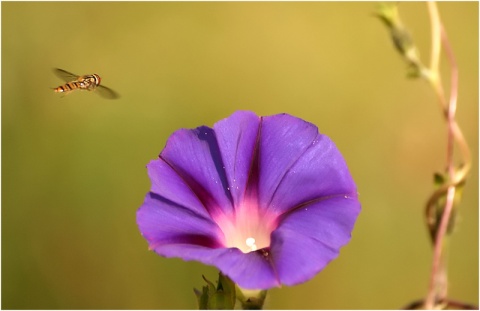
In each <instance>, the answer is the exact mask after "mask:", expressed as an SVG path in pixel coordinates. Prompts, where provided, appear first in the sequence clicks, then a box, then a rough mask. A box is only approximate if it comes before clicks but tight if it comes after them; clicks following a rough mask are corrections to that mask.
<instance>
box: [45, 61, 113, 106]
mask: <svg viewBox="0 0 480 311" xmlns="http://www.w3.org/2000/svg"><path fill="white" fill-rule="evenodd" d="M53 72H54V73H55V74H56V75H57V77H59V78H60V79H62V80H64V81H65V82H67V83H66V84H64V85H60V86H59V87H56V88H54V89H53V91H54V92H56V93H65V94H68V93H70V92H72V91H75V90H87V91H95V90H96V91H97V92H98V93H99V94H100V95H101V96H103V97H104V98H108V99H115V98H118V97H120V96H119V95H118V94H117V92H115V91H113V90H112V89H110V88H108V87H106V86H103V85H100V82H101V81H102V79H101V78H100V76H99V75H97V74H96V73H94V74H92V75H84V76H78V75H75V74H73V73H71V72H68V71H65V70H63V69H58V68H55V69H54V70H53Z"/></svg>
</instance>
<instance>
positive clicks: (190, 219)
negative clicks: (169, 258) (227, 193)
mask: <svg viewBox="0 0 480 311" xmlns="http://www.w3.org/2000/svg"><path fill="white" fill-rule="evenodd" d="M137 223H138V226H139V228H140V232H141V233H142V236H143V237H144V238H145V239H146V240H147V241H148V244H149V248H150V249H158V248H159V247H161V246H164V245H168V244H192V245H203V246H208V247H211V248H218V247H223V246H224V236H223V233H222V231H221V230H220V229H219V228H218V226H217V224H216V223H215V222H213V221H212V220H211V219H210V218H205V217H201V216H200V215H198V214H197V213H195V212H193V211H191V210H190V209H188V208H185V207H183V206H181V205H178V204H176V203H174V202H171V201H168V200H166V199H165V198H163V197H161V196H159V195H157V194H154V193H151V192H150V193H148V194H147V196H146V197H145V201H144V203H143V205H142V206H141V207H140V208H139V209H138V211H137Z"/></svg>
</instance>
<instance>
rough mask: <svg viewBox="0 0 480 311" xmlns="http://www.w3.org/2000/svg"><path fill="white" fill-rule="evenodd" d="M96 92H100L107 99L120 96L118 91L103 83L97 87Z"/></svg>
mask: <svg viewBox="0 0 480 311" xmlns="http://www.w3.org/2000/svg"><path fill="white" fill-rule="evenodd" d="M95 92H98V94H100V96H102V97H104V98H107V99H115V98H119V97H120V95H118V93H117V92H115V91H114V90H112V89H111V88H108V87H106V86H103V85H99V86H97V88H96V89H95Z"/></svg>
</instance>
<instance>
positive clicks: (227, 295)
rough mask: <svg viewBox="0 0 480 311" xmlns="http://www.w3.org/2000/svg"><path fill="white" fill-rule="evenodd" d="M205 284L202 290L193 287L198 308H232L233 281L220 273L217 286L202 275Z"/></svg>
mask: <svg viewBox="0 0 480 311" xmlns="http://www.w3.org/2000/svg"><path fill="white" fill-rule="evenodd" d="M202 277H203V279H204V280H205V282H206V283H207V285H205V286H203V287H202V290H201V291H200V290H198V289H194V290H193V291H194V292H195V295H196V296H197V301H198V309H200V310H232V309H233V308H234V306H235V299H236V296H235V295H236V292H235V283H233V281H232V280H230V279H229V278H228V277H226V276H224V275H223V274H222V273H219V275H218V282H217V286H216V287H215V285H214V284H213V283H212V282H210V281H209V280H207V279H206V278H205V276H202Z"/></svg>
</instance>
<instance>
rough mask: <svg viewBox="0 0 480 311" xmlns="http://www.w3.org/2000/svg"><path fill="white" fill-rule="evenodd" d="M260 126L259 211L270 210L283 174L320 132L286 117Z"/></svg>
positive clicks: (274, 119) (303, 122) (310, 125)
mask: <svg viewBox="0 0 480 311" xmlns="http://www.w3.org/2000/svg"><path fill="white" fill-rule="evenodd" d="M261 126H262V128H261V134H260V142H259V157H260V159H259V174H260V176H259V179H260V180H259V193H258V195H259V203H260V205H261V206H260V208H267V207H269V206H270V202H271V200H272V197H273V195H274V193H275V191H276V190H277V188H278V185H279V184H280V183H281V181H282V179H283V178H284V175H285V174H286V172H288V171H289V170H290V168H291V167H292V166H293V165H294V164H295V163H296V162H297V160H298V158H299V157H301V156H302V154H304V153H305V151H306V150H307V149H308V148H309V147H310V146H311V145H312V142H313V141H314V139H315V138H316V137H317V134H318V130H317V128H316V127H315V126H314V125H312V124H311V123H308V122H305V121H303V120H301V119H298V118H296V117H293V116H290V115H287V114H278V115H274V116H269V117H263V118H262V125H261ZM290 195H293V196H296V195H297V194H296V193H291V194H290Z"/></svg>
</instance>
